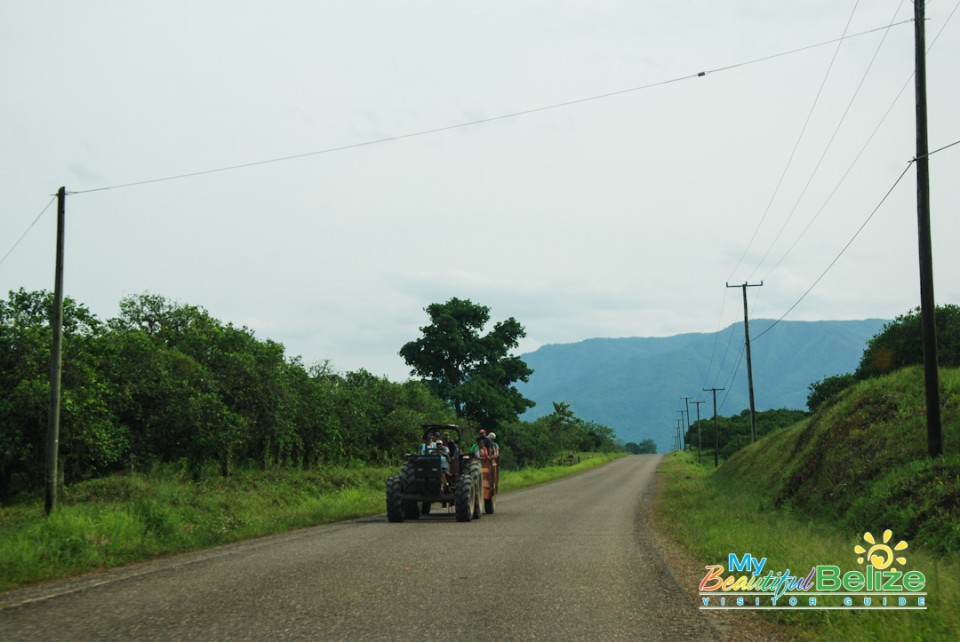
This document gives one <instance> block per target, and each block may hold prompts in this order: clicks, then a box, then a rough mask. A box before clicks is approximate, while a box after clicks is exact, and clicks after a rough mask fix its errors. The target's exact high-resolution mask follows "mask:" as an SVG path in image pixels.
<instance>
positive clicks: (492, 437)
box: [487, 432, 497, 439]
mask: <svg viewBox="0 0 960 642" xmlns="http://www.w3.org/2000/svg"><path fill="white" fill-rule="evenodd" d="M487 437H489V438H490V439H496V438H497V433H495V432H492V433H490V434H489V435H487Z"/></svg>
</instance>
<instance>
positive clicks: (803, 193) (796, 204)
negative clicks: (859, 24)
mask: <svg viewBox="0 0 960 642" xmlns="http://www.w3.org/2000/svg"><path fill="white" fill-rule="evenodd" d="M902 6H903V0H901V2H900V4H899V5H897V8H896V10H895V11H894V12H893V15H892V16H890V24H893V21H894V20H895V19H896V17H897V14H898V13H900V8H901V7H902ZM888 35H890V31H889V30H887V31H885V32H884V33H883V37H882V38H881V39H880V42H879V43H878V44H877V48H876V49H875V50H874V52H873V57H872V58H870V62H869V63H868V64H867V68H866V69H865V70H864V72H863V75H862V76H861V77H860V82H859V84H858V85H857V88H856V89H855V90H854V91H853V95H852V96H850V100H849V101H848V102H847V106H846V108H845V109H844V110H843V114H841V116H840V120H839V121H837V125H836V127H834V129H833V134H832V135H831V136H830V140H828V141H827V144H826V146H825V147H824V149H823V152H822V153H821V154H820V158H819V159H818V160H817V163H816V165H814V167H813V170H812V171H811V172H810V176H809V177H808V178H807V182H806V183H805V184H804V186H803V189H802V190H801V191H800V195H799V196H798V197H797V200H796V201H795V202H794V204H793V207H792V208H791V209H790V212H789V213H788V214H787V216H786V218H785V219H784V221H783V225H781V226H780V229H779V230H778V231H777V234H776V236H774V238H773V240H772V241H771V242H770V245H769V246H767V251H766V252H764V253H763V256H762V257H761V258H760V262H759V263H757V267H755V268H754V269H753V271H752V272H751V273H750V274H749V275H748V276H747V280H748V281H749V280H750V279H751V278H752V277H753V275H754V274H755V273H756V272H757V270H759V269H760V268H761V267H763V264H764V263H765V262H766V260H767V257H768V256H770V252H772V251H773V248H774V246H776V244H777V241H779V240H780V237H781V236H782V235H783V232H784V230H786V229H787V225H789V224H790V221H791V220H792V219H793V215H794V214H796V212H797V209H798V208H799V207H800V203H801V202H802V201H803V197H804V196H806V194H807V190H809V189H810V185H811V184H812V183H813V179H814V178H815V177H816V176H817V172H819V171H820V167H821V166H822V165H823V161H824V160H825V159H826V157H827V153H828V152H829V151H830V148H831V147H832V146H833V143H834V141H835V140H836V139H837V134H839V133H840V128H841V127H842V126H843V123H844V121H846V119H847V116H848V115H849V114H850V110H851V109H852V108H853V103H854V102H856V100H857V96H859V95H860V90H861V89H863V85H864V83H865V82H866V81H867V77H868V76H869V75H870V70H871V69H873V63H874V62H876V60H877V56H879V55H880V50H881V49H882V48H883V45H884V43H885V42H886V41H887V36H888ZM898 98H899V95H898ZM858 158H859V156H858Z"/></svg>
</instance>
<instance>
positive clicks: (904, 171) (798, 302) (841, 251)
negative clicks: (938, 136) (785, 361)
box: [754, 160, 914, 341]
mask: <svg viewBox="0 0 960 642" xmlns="http://www.w3.org/2000/svg"><path fill="white" fill-rule="evenodd" d="M913 163H914V160H911V161H910V162H909V163H907V166H906V167H905V168H904V170H903V171H902V172H901V173H900V176H898V177H897V180H895V181H894V182H893V185H891V186H890V189H888V190H887V193H886V194H884V195H883V198H882V199H880V202H879V203H878V204H877V206H876V207H875V208H873V211H872V212H870V215H869V216H867V219H866V220H865V221H864V222H863V224H862V225H860V227H859V228H857V231H856V232H854V234H853V236H852V237H850V240H849V241H847V243H846V245H844V246H843V248H841V250H840V253H839V254H837V256H835V257H834V259H833V260H832V261H830V264H829V265H827V267H826V269H825V270H824V271H823V272H821V273H820V276H818V277H817V280H816V281H814V282H813V283H812V284H811V285H810V287H809V288H807V291H806V292H804V293H803V294H802V295H801V296H800V298H799V299H797V300H796V302H795V303H794V304H793V305H791V306H790V308H789V309H788V310H787V311H786V312H784V313H783V315H782V316H781V317H780V318H779V319H777V320H776V321H774V322H773V324H772V325H771V326H770V327H768V328H767V329H766V330H764V331H763V332H761V333H760V334H758V335H757V336H756V337H754V341H756V340H757V339H759V338H760V337H762V336H763V335H765V334H766V333H768V332H770V330H772V329H773V328H775V327H776V326H777V324H778V323H780V322H781V321H783V319H784V318H786V316H787V315H788V314H790V313H791V312H793V310H794V308H796V307H797V306H798V305H800V302H801V301H803V300H804V299H805V298H806V296H807V295H808V294H810V291H811V290H813V288H815V287H816V286H817V284H818V283H820V280H821V279H823V277H825V276H826V275H827V272H829V271H830V269H831V268H832V267H833V266H834V264H836V262H837V261H839V260H840V257H841V256H843V254H844V253H845V252H846V251H847V248H849V247H850V245H851V244H852V243H853V242H854V240H856V238H857V237H858V236H860V232H862V231H863V228H865V227H866V226H867V223H869V222H870V220H871V219H872V218H873V215H874V214H876V213H877V212H878V211H879V210H880V206H881V205H883V204H884V203H885V202H886V200H887V198H888V197H889V196H890V194H891V193H893V190H894V188H895V187H896V186H897V185H899V184H900V181H901V180H902V179H903V177H904V176H906V174H907V171H908V170H909V169H910V166H911V165H913Z"/></svg>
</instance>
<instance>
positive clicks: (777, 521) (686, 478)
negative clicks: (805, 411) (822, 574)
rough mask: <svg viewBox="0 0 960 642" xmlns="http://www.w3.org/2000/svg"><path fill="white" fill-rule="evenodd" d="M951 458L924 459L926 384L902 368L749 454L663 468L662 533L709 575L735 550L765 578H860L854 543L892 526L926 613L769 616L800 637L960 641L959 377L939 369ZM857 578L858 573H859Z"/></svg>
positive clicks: (857, 386) (677, 457) (685, 457)
mask: <svg viewBox="0 0 960 642" xmlns="http://www.w3.org/2000/svg"><path fill="white" fill-rule="evenodd" d="M941 386H942V392H941V400H942V422H943V425H944V435H945V438H944V445H945V453H944V455H943V456H942V457H939V458H936V459H931V458H929V457H928V456H927V454H926V451H927V446H926V424H925V412H924V405H923V404H924V394H923V374H922V371H921V369H920V368H918V367H907V368H903V369H900V370H897V371H895V372H893V373H892V374H887V375H884V376H873V377H870V378H867V379H865V380H862V381H859V382H855V383H854V384H853V385H851V386H847V387H844V388H843V389H842V390H841V391H840V392H839V393H838V394H837V395H836V396H833V397H831V398H830V399H829V400H828V403H824V404H822V407H821V409H820V411H819V412H816V413H814V414H813V415H812V416H810V417H808V418H805V419H803V420H802V421H800V422H798V423H796V424H794V425H792V426H790V427H788V428H784V429H781V430H778V431H773V432H771V433H770V434H768V435H767V436H766V437H764V438H761V439H759V440H758V441H757V442H756V443H755V444H752V445H748V446H745V447H744V448H742V449H741V450H739V451H738V452H737V453H736V454H733V455H732V456H731V457H730V458H729V459H728V460H726V461H725V462H723V463H722V465H721V466H720V467H719V468H718V469H716V471H714V467H713V461H712V453H711V456H710V458H709V459H708V458H707V457H706V456H704V458H703V463H702V464H701V465H698V464H697V463H696V456H695V454H691V453H689V452H683V453H674V455H672V456H671V457H669V458H668V459H667V460H666V461H665V463H664V466H663V467H662V468H661V483H660V485H659V497H658V502H657V508H656V510H657V513H658V516H659V518H660V523H662V524H663V525H664V527H665V528H666V529H667V530H668V531H669V532H670V533H671V534H672V536H673V537H674V538H675V539H677V540H678V541H679V542H681V543H682V544H683V545H684V546H685V547H686V548H687V549H688V551H689V553H690V554H691V555H692V556H693V557H694V558H695V559H696V560H698V561H700V562H702V563H703V565H707V564H725V563H726V560H727V556H728V555H729V554H730V553H737V554H739V555H743V554H746V553H751V554H753V555H754V556H765V557H767V558H768V562H767V565H768V566H767V568H772V569H776V570H783V569H787V568H790V569H809V568H812V567H814V566H816V565H818V564H835V565H837V566H839V567H840V568H842V569H853V568H857V564H856V554H855V552H854V546H856V545H858V544H863V542H864V540H863V536H864V534H865V533H866V532H870V533H873V534H874V535H875V536H876V537H877V538H878V539H879V537H880V534H881V533H883V532H884V531H885V530H886V529H890V530H891V531H892V535H893V537H894V538H895V541H899V540H904V541H907V542H908V543H909V547H908V548H907V549H905V556H906V560H907V564H906V567H907V568H909V569H917V570H920V571H922V572H923V573H924V574H925V576H926V580H927V585H926V590H927V592H928V598H927V599H928V603H929V608H928V610H926V611H885V612H879V611H877V612H862V611H806V612H797V611H790V610H783V611H768V612H764V615H765V616H766V617H770V618H772V619H775V620H777V621H779V622H781V623H783V624H785V625H786V626H789V627H790V628H789V633H788V635H789V636H790V637H792V638H797V639H824V640H827V639H830V640H833V639H843V640H878V639H888V640H893V639H897V640H955V639H957V636H958V633H960V612H958V610H957V606H958V605H960V556H958V550H960V440H958V439H957V429H958V427H960V370H957V369H943V370H941ZM861 568H862V567H861Z"/></svg>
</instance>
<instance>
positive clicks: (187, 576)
mask: <svg viewBox="0 0 960 642" xmlns="http://www.w3.org/2000/svg"><path fill="white" fill-rule="evenodd" d="M659 459H660V458H659V457H658V456H654V455H639V456H633V457H625V458H623V459H620V460H617V461H615V462H613V463H611V464H608V465H606V466H603V467H601V468H599V469H595V470H592V471H590V472H587V473H584V474H581V475H578V476H575V477H572V478H568V479H565V480H562V481H558V482H554V483H550V484H546V485H544V486H540V487H537V488H532V489H528V490H525V491H520V492H517V493H511V494H508V495H503V496H500V497H499V498H498V500H497V512H496V514H494V515H484V516H483V517H482V519H480V520H479V521H471V522H468V523H457V522H456V521H455V520H454V518H453V515H452V514H451V515H449V516H448V515H447V514H446V512H445V511H444V510H441V511H440V514H437V509H436V508H434V514H431V515H430V516H427V517H424V518H421V519H420V520H418V521H413V522H410V521H407V522H404V523H402V524H389V523H387V520H386V517H385V516H383V515H381V516H376V517H369V518H364V519H358V520H353V521H350V522H344V523H340V524H333V525H328V526H321V527H316V528H310V529H305V530H301V531H297V532H294V533H290V534H287V535H281V536H277V537H269V538H264V539H260V540H256V541H253V542H248V543H243V544H237V545H232V546H226V547H221V548H218V549H214V550H211V551H206V552H203V553H197V554H190V555H182V556H177V557H174V558H169V559H165V560H161V561H157V562H151V563H147V564H139V565H134V566H130V567H125V568H123V569H120V570H117V571H112V572H107V573H100V574H95V575H91V576H87V577H84V578H80V579H77V580H72V581H68V582H58V583H51V584H45V585H43V586H40V587H34V588H30V589H25V590H18V591H12V592H7V593H3V594H0V640H4V641H10V642H12V641H14V640H31V641H33V640H36V639H69V640H204V641H209V640H444V641H449V642H458V641H461V640H489V641H493V640H592V641H603V640H712V639H718V632H717V630H716V629H715V628H714V627H713V626H712V625H711V623H710V622H709V621H708V620H707V619H706V617H705V616H704V614H703V613H702V612H701V611H699V610H698V609H697V606H696V603H695V601H694V600H693V599H692V598H691V597H690V596H689V594H688V593H686V592H684V591H683V590H681V588H680V587H679V586H678V584H677V582H676V581H675V580H674V579H673V576H672V575H671V574H670V572H669V570H668V569H667V567H666V565H665V564H664V562H663V561H662V559H661V558H660V556H659V555H658V554H657V552H656V550H655V547H654V546H653V544H652V543H651V541H652V538H651V537H650V536H649V531H648V525H647V523H646V518H645V516H644V510H643V507H644V504H645V503H646V502H648V501H649V497H650V490H651V488H652V483H653V479H654V471H655V469H656V466H657V464H658V462H659Z"/></svg>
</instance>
